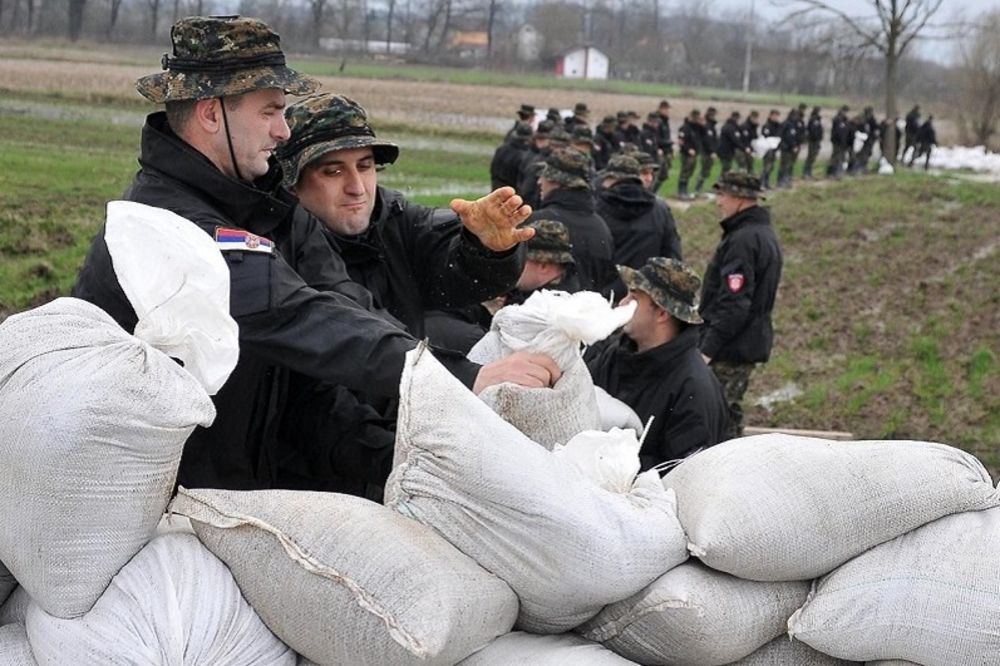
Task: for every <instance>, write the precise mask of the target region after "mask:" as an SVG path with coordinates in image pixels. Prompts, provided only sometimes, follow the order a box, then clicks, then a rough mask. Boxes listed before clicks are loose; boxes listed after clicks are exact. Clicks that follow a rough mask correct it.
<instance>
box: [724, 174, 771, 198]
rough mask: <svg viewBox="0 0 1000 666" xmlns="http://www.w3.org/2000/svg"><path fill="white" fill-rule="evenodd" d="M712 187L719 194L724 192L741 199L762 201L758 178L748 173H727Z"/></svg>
mask: <svg viewBox="0 0 1000 666" xmlns="http://www.w3.org/2000/svg"><path fill="white" fill-rule="evenodd" d="M713 187H714V188H715V189H716V190H718V191H719V192H725V193H726V194H731V195H733V196H736V197H740V198H743V199H763V198H764V197H763V196H761V187H760V178H757V177H756V176H751V175H750V174H748V173H741V172H738V171H727V172H726V173H724V174H722V176H721V177H720V178H719V182H717V183H716V184H715V185H713Z"/></svg>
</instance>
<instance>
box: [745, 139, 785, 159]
mask: <svg viewBox="0 0 1000 666" xmlns="http://www.w3.org/2000/svg"><path fill="white" fill-rule="evenodd" d="M780 144H781V137H780V136H759V137H757V138H756V139H754V140H753V141H752V142H751V143H750V145H751V147H752V148H753V154H754V155H755V156H757V157H764V155H767V154H768V153H769V152H771V151H772V150H777V149H778V146H779V145H780Z"/></svg>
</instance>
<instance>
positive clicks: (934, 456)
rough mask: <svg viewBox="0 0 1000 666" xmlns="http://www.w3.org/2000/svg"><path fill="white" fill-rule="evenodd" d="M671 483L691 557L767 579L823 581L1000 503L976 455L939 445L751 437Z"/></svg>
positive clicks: (711, 453) (693, 464)
mask: <svg viewBox="0 0 1000 666" xmlns="http://www.w3.org/2000/svg"><path fill="white" fill-rule="evenodd" d="M663 483H664V485H665V486H666V487H667V488H672V489H674V490H675V491H676V492H677V506H678V511H679V515H680V519H681V524H682V525H683V526H684V529H685V531H686V532H687V535H688V539H689V540H690V545H689V548H690V549H691V552H692V554H694V555H696V556H697V557H699V558H700V559H701V561H702V562H704V563H705V564H707V565H708V566H710V567H712V568H714V569H718V570H720V571H725V572H727V573H731V574H733V575H734V576H738V577H740V578H747V579H750V580H763V581H784V580H807V579H811V578H815V577H817V576H821V575H823V574H826V573H829V572H830V571H832V570H833V569H834V568H836V567H837V566H838V565H840V564H843V563H844V562H846V561H847V560H849V559H850V558H852V557H854V556H855V555H858V554H859V553H862V552H864V551H865V550H867V549H869V548H871V547H872V546H875V545H877V544H879V543H882V542H884V541H888V540H889V539H892V538H895V537H897V536H899V535H900V534H903V533H905V532H908V531H910V530H912V529H915V528H917V527H919V526H920V525H923V524H925V523H928V522H930V521H932V520H935V519H937V518H940V517H941V516H945V515H948V514H951V513H956V512H960V511H970V510H977V509H985V508H989V507H994V506H997V505H998V503H1000V493H998V491H997V490H996V489H995V488H994V487H993V485H992V482H991V480H990V477H989V474H988V473H987V472H986V470H985V469H984V468H983V466H982V464H981V463H980V462H979V461H978V460H976V458H975V457H973V456H972V455H970V454H968V453H965V452H964V451H961V450H959V449H956V448H953V447H950V446H946V445H944V444H934V443H931V442H911V441H857V442H834V441H828V440H823V439H816V438H811V437H796V436H793V435H783V434H770V435H758V436H755V437H744V438H741V439H734V440H730V441H728V442H723V443H722V444H718V445H716V446H713V447H711V448H709V449H706V450H704V451H701V452H700V453H697V454H695V455H693V456H691V457H689V458H687V459H685V460H684V462H682V463H681V464H680V465H678V466H677V467H676V468H674V470H673V471H671V472H670V473H669V474H667V475H666V476H665V477H664V479H663Z"/></svg>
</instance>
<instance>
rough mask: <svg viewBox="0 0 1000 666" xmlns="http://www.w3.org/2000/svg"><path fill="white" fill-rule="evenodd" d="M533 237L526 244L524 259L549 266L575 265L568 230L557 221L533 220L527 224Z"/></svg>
mask: <svg viewBox="0 0 1000 666" xmlns="http://www.w3.org/2000/svg"><path fill="white" fill-rule="evenodd" d="M528 226H530V227H531V228H532V229H534V230H535V235H534V236H533V237H532V238H531V240H529V241H528V242H527V252H526V257H527V258H528V259H530V260H531V261H538V262H541V263H549V264H575V263H576V261H575V260H574V259H573V255H572V254H571V252H572V250H573V245H572V244H571V243H570V242H569V229H567V228H566V225H565V224H563V223H562V222H559V221H557V220H535V221H534V222H532V223H531V224H529V225H528Z"/></svg>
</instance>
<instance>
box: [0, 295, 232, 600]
mask: <svg viewBox="0 0 1000 666" xmlns="http://www.w3.org/2000/svg"><path fill="white" fill-rule="evenodd" d="M0 348H2V349H3V350H4V352H3V354H0V506H5V507H18V510H17V511H9V512H7V513H6V514H5V516H4V518H3V520H0V560H2V561H3V563H4V565H6V567H7V568H8V569H9V570H10V572H11V573H13V574H14V577H15V578H16V579H17V581H18V582H19V583H20V584H21V585H23V586H24V587H25V588H27V590H28V592H29V593H30V595H31V597H32V599H34V600H35V601H36V602H37V603H38V604H39V605H40V606H41V607H42V608H44V609H45V610H46V611H48V612H50V613H52V614H53V615H56V616H59V617H66V618H69V617H77V616H79V615H82V614H83V613H85V612H87V611H88V610H89V609H90V608H91V607H92V606H93V604H94V602H95V601H96V600H97V599H98V597H100V596H101V594H102V593H103V592H104V590H105V589H106V588H107V586H108V584H109V582H110V581H111V579H112V577H113V576H114V575H115V574H116V573H117V572H118V570H119V569H121V568H122V566H123V565H124V564H125V563H126V562H128V561H129V560H130V559H131V558H132V556H133V555H135V554H136V553H137V552H138V551H139V549H140V548H142V547H143V546H144V545H145V544H146V543H147V542H148V541H149V539H150V537H151V536H152V534H153V531H154V529H155V527H156V523H157V521H159V519H160V516H161V515H162V513H163V510H164V508H165V507H166V504H167V501H168V500H169V497H170V493H171V490H172V488H173V484H174V479H175V478H176V475H177V466H178V463H179V460H180V455H181V450H182V449H183V446H184V442H185V440H186V439H187V437H188V435H189V434H190V433H191V431H192V430H194V428H195V426H197V425H206V426H207V425H209V424H211V422H212V420H213V419H214V418H215V408H214V406H213V405H212V401H211V399H210V398H209V396H208V394H207V393H206V392H205V389H204V388H203V387H202V386H201V385H200V384H199V383H198V381H197V380H195V378H194V377H192V376H191V375H190V374H189V373H188V372H187V371H185V370H184V368H182V367H181V366H180V365H178V364H177V363H176V362H175V361H173V360H172V359H170V358H169V357H168V356H166V355H165V354H163V353H162V352H160V351H158V350H156V349H154V348H153V347H151V346H150V345H149V344H147V343H145V342H143V341H141V340H139V339H138V338H136V337H133V336H132V335H129V334H128V333H126V332H125V331H124V330H122V328H121V327H120V326H119V325H118V324H117V323H115V321H114V320H113V319H111V317H109V316H108V315H107V314H106V313H105V312H104V311H103V310H101V309H99V308H97V307H96V306H94V305H91V304H90V303H87V302H85V301H81V300H77V299H71V298H60V299H57V300H55V301H52V302H51V303H49V304H47V305H44V306H42V307H39V308H36V309H34V310H31V311H28V312H25V313H22V314H18V315H14V316H12V317H10V318H8V319H7V320H6V321H4V322H3V324H0Z"/></svg>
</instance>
